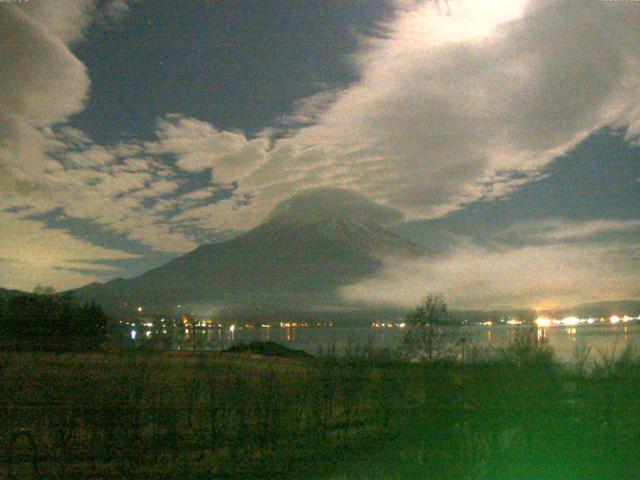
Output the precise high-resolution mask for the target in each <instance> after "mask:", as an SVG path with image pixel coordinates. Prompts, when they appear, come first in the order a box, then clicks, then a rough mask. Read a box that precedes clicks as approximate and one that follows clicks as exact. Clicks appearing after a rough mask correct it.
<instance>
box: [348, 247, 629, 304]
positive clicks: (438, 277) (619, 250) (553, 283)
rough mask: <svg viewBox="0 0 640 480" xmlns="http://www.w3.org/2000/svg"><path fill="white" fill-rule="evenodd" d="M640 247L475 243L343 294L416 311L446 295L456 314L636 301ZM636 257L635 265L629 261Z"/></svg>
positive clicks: (393, 268)
mask: <svg viewBox="0 0 640 480" xmlns="http://www.w3.org/2000/svg"><path fill="white" fill-rule="evenodd" d="M639 247H640V245H637V244H636V245H626V244H609V245H603V244H597V243H582V244H578V245H576V244H573V245H567V244H557V245H542V246H532V245H527V246H522V247H515V248H503V249H489V248H485V247H480V246H477V245H473V244H470V243H462V244H460V245H458V247H457V248H455V249H454V250H453V251H452V252H451V253H450V254H447V255H443V256H439V257H434V258H424V259H423V260H422V261H411V262H408V261H402V262H400V261H397V260H394V259H388V260H387V262H386V267H385V269H384V270H383V271H382V272H381V273H380V275H378V276H376V277H374V278H370V279H367V280H365V281H362V282H360V283H357V284H354V285H350V286H348V287H345V288H344V289H342V290H341V294H342V295H343V296H344V298H345V299H347V300H350V301H360V302H365V303H371V304H376V305H380V304H387V305H388V304H391V305H396V306H400V307H406V308H412V307H414V306H415V305H417V304H418V303H419V302H420V300H421V299H422V298H423V297H424V296H425V295H426V294H428V293H435V292H440V293H443V294H444V295H445V297H446V298H447V300H448V302H449V303H450V304H451V305H452V306H453V307H455V308H468V309H492V308H498V309H499V308H509V307H529V308H534V309H544V308H553V307H557V306H567V305H574V304H579V303H583V302H588V301H593V300H594V299H598V300H619V299H620V298H637V297H639V296H640V289H639V287H638V282H637V271H638V267H640V259H639V258H636V259H633V257H634V252H637V250H638V248H639ZM630 259H632V260H631V261H630Z"/></svg>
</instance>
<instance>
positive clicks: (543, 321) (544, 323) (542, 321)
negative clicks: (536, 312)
mask: <svg viewBox="0 0 640 480" xmlns="http://www.w3.org/2000/svg"><path fill="white" fill-rule="evenodd" d="M551 323H552V322H551V319H550V318H536V325H537V326H538V327H542V328H544V327H550V326H551Z"/></svg>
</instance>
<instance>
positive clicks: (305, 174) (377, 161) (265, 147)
mask: <svg viewBox="0 0 640 480" xmlns="http://www.w3.org/2000/svg"><path fill="white" fill-rule="evenodd" d="M450 9H451V12H450V13H451V14H450V15H443V14H440V13H438V9H437V8H435V7H434V4H433V2H411V1H409V2H400V3H399V4H398V8H397V11H396V15H395V17H394V18H393V19H392V20H391V21H390V22H389V23H388V24H387V25H385V26H383V27H384V28H383V29H382V30H383V34H381V35H380V36H379V37H376V38H370V39H366V40H365V41H364V42H363V48H362V50H361V51H360V52H359V53H357V54H356V55H354V56H353V60H354V63H355V64H356V66H357V68H358V70H359V73H360V75H359V80H358V81H357V82H355V83H354V84H353V85H352V86H350V87H348V88H346V89H344V90H342V91H337V92H336V91H327V92H320V93H319V94H316V95H314V96H312V97H310V98H308V99H306V100H302V101H301V102H299V105H298V108H297V110H296V112H294V114H293V115H292V116H291V122H292V123H293V124H298V125H299V126H300V128H299V129H298V130H297V131H292V132H289V133H288V134H287V136H286V138H280V139H278V140H276V139H274V140H273V141H272V142H271V143H269V141H268V140H267V139H265V138H264V137H259V138H257V139H255V140H254V141H255V142H258V143H259V146H258V148H256V149H255V150H253V151H244V150H242V146H243V145H246V144H247V143H251V142H252V141H251V140H247V139H246V138H245V137H244V136H243V135H242V134H238V133H234V132H221V131H218V130H216V129H215V128H214V127H213V126H211V125H207V124H205V123H203V122H197V121H191V120H188V119H184V118H176V119H173V121H172V122H169V124H161V128H160V132H159V136H160V142H158V144H157V145H156V147H155V148H156V150H155V151H156V152H158V153H161V152H163V153H169V154H173V155H175V156H176V158H177V162H178V165H179V166H180V167H181V168H183V169H185V170H189V171H201V170H205V169H212V171H213V181H214V182H218V181H222V182H225V181H226V182H229V181H233V182H234V183H236V184H237V189H236V190H235V191H234V194H233V197H232V198H230V199H228V200H227V201H224V202H220V203H218V204H215V205H210V206H205V207H199V208H198V210H197V211H193V212H185V213H184V215H183V217H182V218H185V219H186V218H193V217H194V216H196V215H210V216H213V217H215V220H210V221H209V222H208V223H207V222H203V223H202V226H203V228H204V227H205V224H206V225H207V226H208V228H212V229H244V228H247V227H249V226H252V225H255V224H258V223H260V222H261V221H262V220H264V218H266V216H267V215H268V212H269V211H270V210H272V209H273V208H274V207H275V206H276V205H277V204H278V203H279V202H281V201H282V200H284V199H286V198H288V197H290V196H292V195H295V194H296V193H298V192H300V191H303V190H305V189H309V188H319V187H324V188H350V189H353V190H355V191H357V192H360V193H361V194H364V195H366V196H368V197H369V198H370V199H372V200H375V201H377V202H379V203H381V204H383V205H387V206H390V207H393V208H396V209H399V210H401V211H403V212H404V213H405V214H406V215H407V216H408V218H411V219H419V218H433V217H438V216H443V215H445V214H447V213H449V212H451V211H453V210H456V209H459V208H462V207H464V205H466V204H468V203H471V202H473V201H477V200H479V199H495V198H499V197H502V196H505V195H507V194H509V193H511V192H513V191H514V190H515V189H517V188H519V187H521V186H522V185H524V184H526V183H528V182H532V181H536V180H539V179H540V178H542V176H541V170H542V169H543V168H544V167H545V166H546V165H548V164H549V163H550V162H552V161H553V160H554V159H555V158H557V157H559V156H561V155H563V154H565V153H567V152H568V151H570V150H571V149H573V148H574V147H575V146H576V145H577V144H578V143H580V142H581V141H582V140H584V139H585V138H586V137H588V136H589V135H590V134H591V133H593V132H595V131H597V130H598V129H600V128H602V127H604V126H607V125H612V126H623V127H624V128H627V129H628V132H627V135H628V138H629V139H631V138H633V137H634V136H636V135H638V134H640V130H639V129H638V125H640V123H639V122H640V100H639V98H638V96H637V91H639V90H640V30H638V29H637V25H638V23H640V7H639V6H638V5H635V4H628V3H623V2H615V4H614V3H613V2H602V1H600V0H585V1H579V2H578V1H573V0H547V1H536V2H533V1H531V2H527V1H525V0H499V1H496V0H491V1H489V0H458V1H456V2H450ZM558 45H562V48H558ZM187 145H194V148H193V149H189V148H188V147H187ZM150 151H153V150H150ZM230 152H240V153H239V154H238V156H237V157H234V156H233V155H232V154H231V153H230ZM225 158H233V162H231V161H229V162H228V164H231V163H233V164H234V165H237V166H238V168H236V169H234V170H233V171H232V173H231V172H230V171H226V170H225V169H224V168H220V166H219V165H220V164H222V163H224V160H223V159H225ZM216 168H218V173H216ZM247 197H249V198H251V201H245V199H246V198H247Z"/></svg>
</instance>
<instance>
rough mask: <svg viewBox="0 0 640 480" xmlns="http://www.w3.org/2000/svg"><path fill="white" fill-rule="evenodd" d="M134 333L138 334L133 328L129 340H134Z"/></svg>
mask: <svg viewBox="0 0 640 480" xmlns="http://www.w3.org/2000/svg"><path fill="white" fill-rule="evenodd" d="M136 335H138V332H136V331H135V330H131V340H135V339H136Z"/></svg>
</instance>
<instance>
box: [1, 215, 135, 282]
mask: <svg viewBox="0 0 640 480" xmlns="http://www.w3.org/2000/svg"><path fill="white" fill-rule="evenodd" d="M0 252H2V253H1V255H0V257H1V261H0V277H1V278H3V286H8V287H11V288H17V289H27V290H29V289H31V288H32V286H33V283H34V279H37V281H39V282H40V283H44V284H47V285H52V286H53V287H55V288H58V289H61V288H69V287H70V286H80V285H82V284H84V283H87V282H89V281H93V280H97V279H98V278H100V277H99V276H96V275H86V274H81V273H79V272H77V271H76V270H78V269H86V270H92V271H100V270H103V271H104V272H105V274H112V273H113V270H114V269H113V268H111V267H108V266H105V265H99V264H96V263H95V262H96V261H104V260H125V259H132V258H136V257H137V256H136V255H132V254H130V253H127V252H123V251H120V250H116V249H110V248H105V247H101V246H98V245H95V244H93V243H91V242H88V241H85V240H81V239H78V238H76V237H74V236H72V235H70V234H69V233H67V232H66V231H64V230H62V229H57V228H47V227H44V226H43V225H42V223H41V222H38V221H34V220H30V219H28V218H24V214H22V215H21V214H16V213H10V212H5V211H0ZM34 274H37V276H33V275H34Z"/></svg>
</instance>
